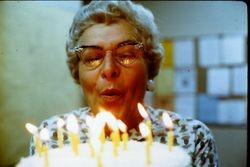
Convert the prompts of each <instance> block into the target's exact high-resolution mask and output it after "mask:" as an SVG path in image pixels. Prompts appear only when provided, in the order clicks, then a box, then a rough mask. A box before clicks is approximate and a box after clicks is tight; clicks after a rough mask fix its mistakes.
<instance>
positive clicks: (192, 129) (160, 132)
mask: <svg viewBox="0 0 250 167" xmlns="http://www.w3.org/2000/svg"><path fill="white" fill-rule="evenodd" d="M146 109H147V112H148V114H149V118H150V120H151V122H152V133H153V140H154V141H157V142H160V143H164V144H165V143H168V138H167V129H166V127H165V125H164V124H163V123H162V118H161V116H162V113H163V112H166V110H163V109H153V108H152V107H149V106H146ZM167 112H168V114H169V116H170V118H171V119H172V121H173V124H174V145H179V146H181V147H182V148H184V149H185V150H187V152H188V153H189V155H190V156H191V158H192V166H194V167H198V166H209V167H210V166H211V167H217V166H219V162H218V155H217V150H216V145H215V140H214V138H213V135H212V133H211V131H210V130H209V129H208V127H207V126H206V125H205V124H203V123H202V122H200V121H198V120H194V119H186V118H183V117H181V116H180V115H178V114H177V113H174V112H169V111H167ZM90 113H91V112H90V108H89V107H85V108H80V109H78V110H74V111H72V112H70V113H67V114H64V115H61V116H58V115H56V116H53V117H51V118H49V119H47V120H44V121H43V122H42V124H41V125H40V127H39V130H41V129H42V128H45V127H46V128H48V130H49V133H50V140H49V147H50V148H57V147H58V141H57V120H58V119H59V118H61V119H63V120H65V121H66V119H67V117H68V116H69V115H70V114H74V115H75V116H76V117H77V119H78V123H79V126H80V133H79V136H80V142H81V143H85V142H87V140H88V137H87V135H88V134H87V133H88V129H87V125H86V116H87V115H90ZM129 134H130V137H129V139H130V140H137V141H143V140H144V139H143V137H142V136H141V134H140V132H138V131H136V130H135V129H132V130H130V131H129ZM63 139H64V144H68V143H70V141H69V138H68V136H67V131H66V126H64V127H63ZM35 151H36V150H35V144H34V141H33V138H32V140H31V143H30V155H33V154H34V153H35Z"/></svg>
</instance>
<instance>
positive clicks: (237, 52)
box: [221, 35, 246, 65]
mask: <svg viewBox="0 0 250 167" xmlns="http://www.w3.org/2000/svg"><path fill="white" fill-rule="evenodd" d="M245 47H246V41H245V37H244V36H241V35H228V36H224V37H223V38H222V39H221V49H222V51H221V52H222V53H221V61H222V64H225V65H235V64H240V63H244V61H245V57H246V53H245Z"/></svg>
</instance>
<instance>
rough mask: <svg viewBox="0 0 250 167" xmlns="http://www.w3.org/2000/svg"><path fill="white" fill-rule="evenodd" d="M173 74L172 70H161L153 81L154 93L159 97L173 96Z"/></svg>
mask: <svg viewBox="0 0 250 167" xmlns="http://www.w3.org/2000/svg"><path fill="white" fill-rule="evenodd" d="M173 78H174V72H173V69H172V68H161V69H160V71H159V74H158V76H157V77H156V79H155V93H156V94H157V95H160V96H165V95H171V94H173V89H174V88H173V85H174V81H173Z"/></svg>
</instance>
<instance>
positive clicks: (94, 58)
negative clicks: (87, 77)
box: [83, 55, 103, 67]
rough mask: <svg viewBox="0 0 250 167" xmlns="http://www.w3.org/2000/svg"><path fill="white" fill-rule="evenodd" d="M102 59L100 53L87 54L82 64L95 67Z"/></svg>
mask: <svg viewBox="0 0 250 167" xmlns="http://www.w3.org/2000/svg"><path fill="white" fill-rule="evenodd" d="M102 60H103V56H101V55H87V56H85V57H84V59H83V64H84V65H86V66H91V67H96V66H98V65H99V64H100V63H101V62H102Z"/></svg>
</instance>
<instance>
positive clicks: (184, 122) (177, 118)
mask: <svg viewBox="0 0 250 167" xmlns="http://www.w3.org/2000/svg"><path fill="white" fill-rule="evenodd" d="M148 111H149V115H150V116H151V120H152V122H159V120H162V114H163V113H164V112H167V113H168V114H169V116H170V118H171V120H172V121H173V124H174V129H175V131H179V132H181V133H182V134H185V132H187V133H195V134H199V133H202V134H204V136H209V135H208V134H211V131H210V129H209V128H208V127H207V125H205V124H204V123H203V122H201V121H199V120H197V119H194V118H189V117H184V116H182V115H180V114H178V113H176V112H173V111H169V110H165V109H159V108H153V107H148ZM160 122H162V121H160ZM161 124H162V126H164V125H163V122H162V123H161Z"/></svg>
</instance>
